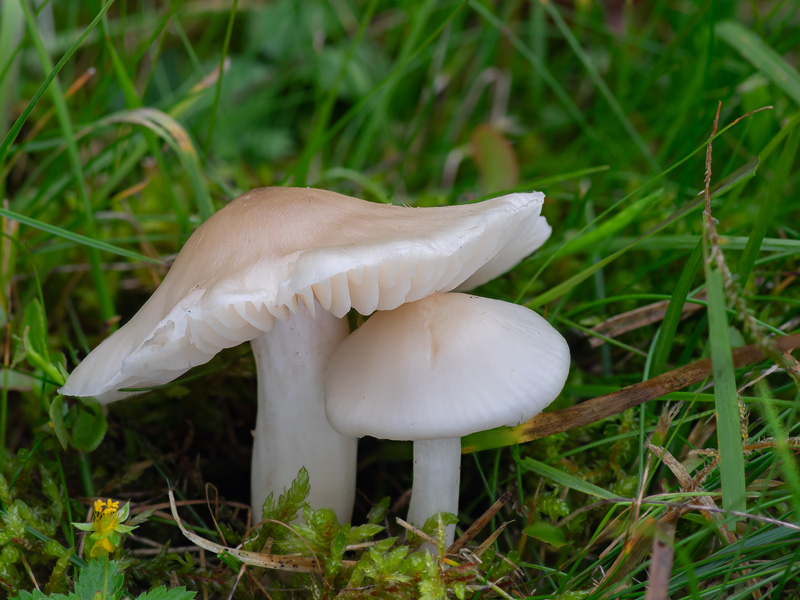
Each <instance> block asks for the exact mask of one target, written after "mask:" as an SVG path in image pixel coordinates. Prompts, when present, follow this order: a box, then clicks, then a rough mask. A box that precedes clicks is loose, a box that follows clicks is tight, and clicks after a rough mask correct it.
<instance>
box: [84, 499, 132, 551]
mask: <svg viewBox="0 0 800 600" xmlns="http://www.w3.org/2000/svg"><path fill="white" fill-rule="evenodd" d="M129 514H130V503H127V504H125V506H123V507H122V510H120V509H119V502H118V501H117V500H112V499H111V498H109V499H108V500H105V501H104V500H102V499H100V498H98V499H97V500H95V501H94V505H93V507H92V522H91V523H73V525H75V527H77V528H78V529H80V530H82V531H88V532H90V533H89V536H88V537H87V540H88V542H89V543H90V544H91V545H90V546H89V556H91V557H93V558H94V557H97V556H105V555H107V554H110V553H111V552H113V551H114V550H116V549H117V547H118V546H119V544H120V536H119V534H121V533H130V532H131V531H133V530H134V529H136V528H135V527H131V526H129V525H123V522H124V521H125V520H126V519H127V518H128V515H129Z"/></svg>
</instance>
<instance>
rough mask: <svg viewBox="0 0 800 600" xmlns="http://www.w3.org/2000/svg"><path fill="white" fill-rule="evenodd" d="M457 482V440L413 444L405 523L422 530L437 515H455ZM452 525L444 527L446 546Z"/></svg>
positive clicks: (459, 456)
mask: <svg viewBox="0 0 800 600" xmlns="http://www.w3.org/2000/svg"><path fill="white" fill-rule="evenodd" d="M460 481H461V438H445V439H442V440H417V441H415V442H414V485H413V489H412V491H411V504H410V505H409V507H408V520H409V522H411V523H413V524H414V525H416V526H417V527H422V525H424V524H425V521H427V520H428V519H429V518H430V517H432V516H433V515H435V514H436V513H437V512H449V513H453V514H457V513H458V487H459V483H460ZM455 530H456V526H455V525H448V526H447V528H446V530H445V531H446V540H447V543H446V545H447V546H449V545H450V544H452V543H453V537H454V535H455Z"/></svg>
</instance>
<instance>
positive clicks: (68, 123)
mask: <svg viewBox="0 0 800 600" xmlns="http://www.w3.org/2000/svg"><path fill="white" fill-rule="evenodd" d="M21 5H22V9H23V12H24V13H25V21H26V24H27V28H28V36H29V37H30V39H31V41H32V42H33V45H34V48H35V49H36V54H37V55H38V57H39V62H40V63H41V65H42V69H43V70H44V71H45V72H47V73H57V71H56V70H55V69H54V68H53V64H52V63H51V62H50V56H49V54H48V53H47V49H46V48H45V46H44V42H43V41H42V38H41V36H40V35H39V29H38V26H37V23H36V17H35V16H34V15H33V12H32V10H31V8H30V6H29V5H28V3H27V2H22V3H21ZM59 64H60V63H59ZM50 95H51V96H52V99H53V106H54V107H55V109H56V116H57V118H58V122H59V125H60V126H61V134H62V136H63V138H64V143H65V144H66V146H67V157H68V158H69V163H70V167H71V170H72V174H73V176H74V177H75V180H76V183H77V185H78V194H79V196H80V198H81V202H82V204H83V212H84V215H83V216H84V219H85V223H84V226H85V228H86V231H87V233H88V237H91V238H94V237H96V229H95V224H94V212H93V209H92V203H91V200H90V198H89V190H88V189H87V187H86V178H85V176H84V172H83V165H82V163H81V159H80V156H79V154H78V145H77V143H76V141H75V133H74V132H75V130H74V127H73V126H72V118H71V117H70V113H69V108H68V107H67V101H66V100H65V99H64V93H63V91H62V89H61V84H60V83H59V81H58V79H57V78H56V76H55V74H54V75H53V79H52V81H51V83H50ZM1 156H2V152H0V157H1ZM89 264H90V266H91V273H92V280H93V282H94V286H95V289H96V290H97V297H98V301H99V303H100V314H101V316H102V318H103V320H106V321H108V320H109V319H111V318H112V317H113V316H114V315H115V314H116V309H115V308H114V300H113V298H112V297H111V291H110V289H109V287H108V282H107V281H106V278H105V275H104V273H103V270H102V268H101V265H100V254H99V253H98V251H97V249H96V248H93V247H90V248H89Z"/></svg>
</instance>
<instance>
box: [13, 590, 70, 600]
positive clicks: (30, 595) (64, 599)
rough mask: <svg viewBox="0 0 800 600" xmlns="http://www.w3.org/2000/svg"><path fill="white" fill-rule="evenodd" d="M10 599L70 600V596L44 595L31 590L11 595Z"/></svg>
mask: <svg viewBox="0 0 800 600" xmlns="http://www.w3.org/2000/svg"><path fill="white" fill-rule="evenodd" d="M11 600H70V598H69V597H68V596H65V595H64V594H52V595H50V596H46V595H45V594H43V593H42V592H40V591H39V590H33V592H20V593H19V594H18V595H17V596H12V598H11Z"/></svg>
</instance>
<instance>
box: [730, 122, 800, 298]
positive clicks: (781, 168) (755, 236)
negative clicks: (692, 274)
mask: <svg viewBox="0 0 800 600" xmlns="http://www.w3.org/2000/svg"><path fill="white" fill-rule="evenodd" d="M796 123H797V121H793V122H792V124H793V125H794V127H793V131H792V133H791V135H790V137H789V139H788V140H787V141H786V146H784V148H783V152H782V153H781V156H780V160H779V161H778V166H777V169H776V171H775V177H774V178H773V180H772V184H771V185H770V186H769V188H768V189H769V194H770V195H769V197H767V198H765V199H763V200H762V201H761V202H759V203H758V206H759V210H758V218H757V219H756V222H755V226H754V227H753V232H752V233H751V234H750V237H749V238H748V240H747V246H745V248H744V252H743V253H742V256H741V258H740V259H739V264H738V266H737V269H736V270H737V273H738V274H739V281H741V283H742V286H745V285H746V284H747V279H748V278H749V277H750V272H751V271H752V270H753V265H754V264H755V262H756V258H757V257H758V253H759V252H760V251H761V247H762V245H763V243H764V237H765V236H766V234H767V229H768V228H769V227H770V226H771V225H772V223H774V222H775V216H776V215H777V214H778V207H779V206H780V204H781V200H782V199H783V197H784V188H785V187H786V182H787V181H788V179H789V177H790V175H791V174H792V169H793V166H794V159H795V156H796V155H797V146H798V142H800V127H797V126H796Z"/></svg>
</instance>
